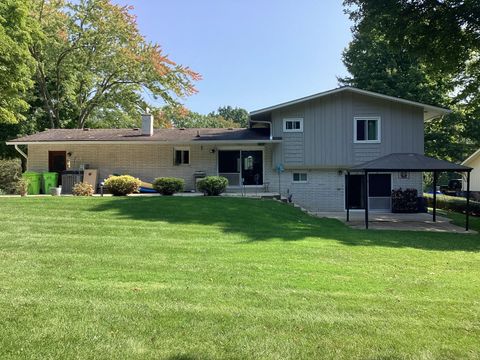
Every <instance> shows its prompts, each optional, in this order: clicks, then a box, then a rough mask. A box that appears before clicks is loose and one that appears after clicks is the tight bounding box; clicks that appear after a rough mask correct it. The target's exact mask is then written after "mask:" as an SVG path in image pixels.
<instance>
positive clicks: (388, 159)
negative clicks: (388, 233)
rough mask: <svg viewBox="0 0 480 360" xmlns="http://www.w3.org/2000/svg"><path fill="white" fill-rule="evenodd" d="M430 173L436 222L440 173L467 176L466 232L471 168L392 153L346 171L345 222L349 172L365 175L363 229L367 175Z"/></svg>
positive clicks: (366, 223) (366, 200) (429, 158)
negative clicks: (404, 172)
mask: <svg viewBox="0 0 480 360" xmlns="http://www.w3.org/2000/svg"><path fill="white" fill-rule="evenodd" d="M403 171H406V172H422V173H423V172H432V173H433V213H432V220H433V221H434V222H435V221H436V216H437V214H436V212H437V191H436V189H437V180H438V173H440V172H461V173H466V174H467V194H466V197H467V206H466V211H465V230H466V231H468V227H469V223H468V221H469V215H470V209H469V204H470V172H471V171H472V168H471V167H468V166H464V165H459V164H455V163H452V162H449V161H445V160H439V159H434V158H431V157H428V156H424V155H421V154H415V153H394V154H389V155H385V156H382V157H379V158H378V159H375V160H371V161H367V162H365V163H363V164H360V165H355V166H353V167H351V168H350V169H348V170H347V181H346V186H345V193H346V199H347V201H346V203H347V204H346V208H347V221H350V200H349V194H348V191H349V189H348V184H349V182H350V181H349V180H350V173H351V172H356V173H358V172H360V173H363V174H365V181H364V186H365V189H364V193H365V194H364V196H365V199H364V202H365V229H368V193H369V184H368V174H369V173H373V172H403Z"/></svg>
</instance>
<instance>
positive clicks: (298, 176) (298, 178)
mask: <svg viewBox="0 0 480 360" xmlns="http://www.w3.org/2000/svg"><path fill="white" fill-rule="evenodd" d="M293 182H299V183H305V182H307V173H293Z"/></svg>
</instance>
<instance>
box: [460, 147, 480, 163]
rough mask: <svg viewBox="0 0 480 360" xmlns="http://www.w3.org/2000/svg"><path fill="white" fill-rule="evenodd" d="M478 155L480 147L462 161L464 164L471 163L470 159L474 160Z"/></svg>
mask: <svg viewBox="0 0 480 360" xmlns="http://www.w3.org/2000/svg"><path fill="white" fill-rule="evenodd" d="M478 155H480V149H478V150H477V151H475V152H474V153H473V154H472V155H470V156H469V157H468V158H466V159H465V160H463V161H462V165H465V164H468V163H470V161H472V160H474V159H475V158H477V157H478Z"/></svg>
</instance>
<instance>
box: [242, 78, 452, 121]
mask: <svg viewBox="0 0 480 360" xmlns="http://www.w3.org/2000/svg"><path fill="white" fill-rule="evenodd" d="M347 91H349V92H353V93H356V94H361V95H366V96H370V97H374V98H378V99H383V100H389V101H394V102H397V103H401V104H406V105H412V106H418V107H421V108H423V109H424V120H431V119H435V118H438V117H440V116H442V115H444V114H448V113H449V112H451V110H449V109H444V108H441V107H438V106H433V105H428V104H423V103H420V102H416V101H411V100H405V99H402V98H399V97H394V96H389V95H383V94H380V93H376V92H373V91H368V90H362V89H358V88H355V87H353V86H342V87H339V88H336V89H332V90H328V91H324V92H320V93H317V94H313V95H310V96H305V97H302V98H299V99H295V100H291V101H287V102H283V103H280V104H277V105H273V106H269V107H266V108H263V109H259V110H255V111H252V112H250V115H251V116H255V115H260V114H264V113H269V112H271V111H273V110H278V109H282V108H284V107H287V106H290V105H295V104H300V103H303V102H305V101H309V100H314V99H319V98H322V97H325V96H328V95H333V94H337V93H341V92H347Z"/></svg>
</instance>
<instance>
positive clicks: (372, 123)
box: [353, 116, 380, 143]
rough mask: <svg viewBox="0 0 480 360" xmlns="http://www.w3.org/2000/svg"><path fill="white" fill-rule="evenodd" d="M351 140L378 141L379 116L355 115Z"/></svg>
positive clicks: (359, 141) (358, 141) (357, 141)
mask: <svg viewBox="0 0 480 360" xmlns="http://www.w3.org/2000/svg"><path fill="white" fill-rule="evenodd" d="M353 127H354V128H353V132H354V137H353V141H354V142H356V143H362V142H365V143H379V142H380V117H379V116H371V117H366V116H356V117H355V118H354V119H353Z"/></svg>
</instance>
